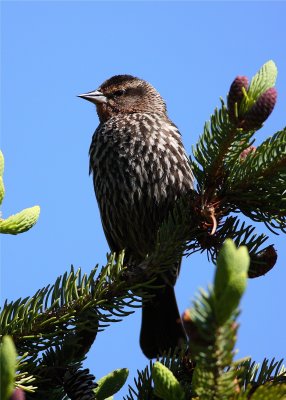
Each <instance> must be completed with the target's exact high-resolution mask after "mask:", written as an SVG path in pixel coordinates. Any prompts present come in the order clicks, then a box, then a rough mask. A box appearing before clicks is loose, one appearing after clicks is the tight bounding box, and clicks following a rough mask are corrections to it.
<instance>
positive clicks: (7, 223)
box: [0, 151, 40, 235]
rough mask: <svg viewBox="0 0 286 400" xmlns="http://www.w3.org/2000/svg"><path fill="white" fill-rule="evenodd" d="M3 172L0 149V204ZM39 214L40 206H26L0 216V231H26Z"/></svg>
mask: <svg viewBox="0 0 286 400" xmlns="http://www.w3.org/2000/svg"><path fill="white" fill-rule="evenodd" d="M3 173H4V156H3V153H2V151H0V204H2V201H3V199H4V195H5V188H4V182H3ZM39 215H40V207H39V206H34V207H30V208H26V209H24V210H22V211H21V212H19V213H17V214H15V215H11V216H10V217H8V218H6V219H2V218H0V233H9V234H11V235H18V234H19V233H23V232H26V231H28V230H29V229H31V228H32V226H34V225H35V223H36V222H37V221H38V218H39Z"/></svg>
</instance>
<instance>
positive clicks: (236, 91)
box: [227, 76, 248, 122]
mask: <svg viewBox="0 0 286 400" xmlns="http://www.w3.org/2000/svg"><path fill="white" fill-rule="evenodd" d="M243 88H244V89H245V90H246V91H247V89H248V78H247V76H237V77H236V78H235V80H234V81H233V82H232V84H231V86H230V89H229V93H228V97H227V108H228V113H229V118H230V120H231V121H232V122H235V120H236V118H235V103H237V106H238V108H239V106H240V103H241V101H242V99H243V90H242V89H243Z"/></svg>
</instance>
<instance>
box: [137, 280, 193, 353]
mask: <svg viewBox="0 0 286 400" xmlns="http://www.w3.org/2000/svg"><path fill="white" fill-rule="evenodd" d="M185 340H186V335H185V331H184V329H183V326H182V322H181V318H180V314H179V310H178V306H177V302H176V297H175V292H174V288H173V286H166V287H165V288H164V289H159V290H158V292H157V293H156V296H155V297H154V298H153V299H152V300H150V301H149V302H148V303H146V304H144V305H143V308H142V324H141V333H140V346H141V349H142V351H143V353H144V354H145V356H146V357H148V358H156V357H157V356H158V355H162V353H163V352H164V351H168V350H169V349H170V348H171V349H172V350H174V349H175V347H176V346H178V345H180V344H182V342H184V341H185Z"/></svg>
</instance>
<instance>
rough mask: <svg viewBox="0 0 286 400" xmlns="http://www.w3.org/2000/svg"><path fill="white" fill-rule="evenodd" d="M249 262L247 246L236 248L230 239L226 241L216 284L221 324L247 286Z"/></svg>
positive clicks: (217, 308)
mask: <svg viewBox="0 0 286 400" xmlns="http://www.w3.org/2000/svg"><path fill="white" fill-rule="evenodd" d="M249 262H250V260H249V255H248V252H247V249H246V247H240V248H239V249H236V247H235V244H234V243H233V242H232V241H231V240H230V239H228V240H226V241H225V243H224V245H223V246H222V248H221V250H220V253H219V256H218V258H217V271H216V275H215V286H214V295H215V304H216V318H217V322H218V324H220V325H223V323H224V322H226V321H227V319H228V318H229V316H230V315H231V313H232V312H234V311H235V309H236V308H237V306H238V304H239V302H240V299H241V296H242V294H243V293H244V291H245V288H246V281H247V271H248V267H249Z"/></svg>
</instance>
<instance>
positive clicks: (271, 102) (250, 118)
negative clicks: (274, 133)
mask: <svg viewBox="0 0 286 400" xmlns="http://www.w3.org/2000/svg"><path fill="white" fill-rule="evenodd" d="M276 100H277V90H276V89H275V88H274V87H272V88H269V89H267V90H266V91H265V92H264V93H262V95H261V96H259V97H258V99H257V101H256V102H255V103H254V105H253V106H252V107H251V109H250V110H249V111H247V113H246V114H245V115H244V116H243V120H242V121H241V123H240V124H239V126H240V127H241V128H243V129H244V130H250V129H259V128H260V127H261V125H262V124H263V122H264V121H266V120H267V118H268V117H269V115H270V114H271V113H272V111H273V108H274V106H275V104H276Z"/></svg>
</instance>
